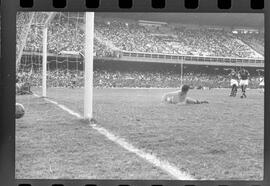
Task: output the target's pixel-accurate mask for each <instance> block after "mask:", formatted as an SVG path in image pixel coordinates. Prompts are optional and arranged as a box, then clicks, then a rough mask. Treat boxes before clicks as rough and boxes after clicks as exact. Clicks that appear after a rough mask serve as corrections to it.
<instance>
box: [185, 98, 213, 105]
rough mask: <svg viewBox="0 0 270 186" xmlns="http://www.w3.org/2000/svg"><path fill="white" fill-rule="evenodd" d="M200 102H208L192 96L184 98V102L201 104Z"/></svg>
mask: <svg viewBox="0 0 270 186" xmlns="http://www.w3.org/2000/svg"><path fill="white" fill-rule="evenodd" d="M202 103H208V101H199V100H196V99H193V98H189V97H187V98H186V104H202Z"/></svg>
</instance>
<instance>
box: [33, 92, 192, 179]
mask: <svg viewBox="0 0 270 186" xmlns="http://www.w3.org/2000/svg"><path fill="white" fill-rule="evenodd" d="M33 95H34V96H36V97H39V98H41V96H39V95H37V94H33ZM44 100H45V101H48V102H50V103H52V104H54V105H56V106H58V107H59V108H61V109H62V110H64V111H66V112H68V113H69V114H70V115H73V116H75V117H77V118H78V119H82V118H83V117H82V116H81V115H80V114H79V113H76V112H74V111H72V110H71V109H69V108H67V107H66V106H64V105H61V104H59V103H57V102H56V101H53V100H50V99H48V98H44ZM89 126H90V127H91V128H92V129H94V130H96V131H97V132H98V133H100V134H102V135H103V136H105V137H106V138H107V139H109V140H110V141H112V142H114V143H115V144H117V145H119V146H121V147H122V148H124V149H126V150H127V151H129V152H132V153H134V154H136V155H137V156H139V157H141V158H142V159H144V160H146V161H147V162H149V163H151V164H152V165H154V166H155V167H158V168H160V169H161V170H163V171H164V172H166V173H168V174H169V175H171V176H172V177H173V178H175V179H177V180H195V178H194V177H193V176H191V175H189V174H188V173H186V172H184V171H181V170H179V169H178V168H177V167H176V166H174V165H172V164H171V163H169V162H168V161H166V160H161V159H159V158H158V157H157V156H155V155H154V154H150V153H147V152H144V151H143V150H141V149H138V148H136V147H135V146H133V145H132V144H130V143H128V142H127V141H126V140H125V139H124V138H121V137H119V136H117V135H115V134H113V133H112V132H110V131H108V130H107V129H105V128H104V127H101V126H98V125H97V124H89Z"/></svg>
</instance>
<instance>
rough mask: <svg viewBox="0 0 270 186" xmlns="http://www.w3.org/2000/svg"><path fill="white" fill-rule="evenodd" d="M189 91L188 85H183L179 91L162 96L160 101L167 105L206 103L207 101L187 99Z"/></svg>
mask: <svg viewBox="0 0 270 186" xmlns="http://www.w3.org/2000/svg"><path fill="white" fill-rule="evenodd" d="M188 90H189V86H188V85H183V86H182V89H181V90H180V91H176V92H170V93H167V94H165V95H164V96H163V98H162V101H163V102H165V103H169V104H202V103H208V101H199V100H196V99H192V98H189V97H187V93H188Z"/></svg>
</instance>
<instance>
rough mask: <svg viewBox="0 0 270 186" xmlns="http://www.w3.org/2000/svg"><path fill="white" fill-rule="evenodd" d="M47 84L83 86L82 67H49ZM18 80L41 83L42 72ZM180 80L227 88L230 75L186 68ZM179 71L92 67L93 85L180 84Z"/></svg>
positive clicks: (19, 75)
mask: <svg viewBox="0 0 270 186" xmlns="http://www.w3.org/2000/svg"><path fill="white" fill-rule="evenodd" d="M47 76H48V79H47V86H48V87H72V88H74V87H83V86H84V76H83V72H82V71H57V70H55V71H48V74H47ZM17 78H18V79H19V82H29V83H30V85H31V86H37V87H39V86H41V83H42V73H41V71H39V72H35V73H32V72H28V73H26V72H19V73H17ZM182 81H183V82H182V83H183V84H188V85H190V86H191V87H193V88H198V89H199V88H202V87H207V88H229V87H230V78H229V77H228V76H226V75H218V74H205V73H198V72H197V73H196V72H188V73H185V74H184V75H183V79H182ZM180 86H181V78H180V75H179V74H177V73H175V72H139V71H133V72H127V71H126V72H124V71H109V70H95V71H94V87H96V88H116V87H117V88H123V87H129V88H179V87H180ZM258 87H259V77H257V76H252V77H251V81H250V84H249V88H258Z"/></svg>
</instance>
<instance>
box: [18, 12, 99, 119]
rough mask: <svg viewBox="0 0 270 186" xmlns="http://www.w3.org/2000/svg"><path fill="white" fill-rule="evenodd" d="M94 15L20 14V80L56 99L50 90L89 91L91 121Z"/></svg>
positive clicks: (65, 13)
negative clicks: (64, 88)
mask: <svg viewBox="0 0 270 186" xmlns="http://www.w3.org/2000/svg"><path fill="white" fill-rule="evenodd" d="M93 16H94V13H76V12H75V13H71V12H57V13H56V12H19V13H18V14H17V35H16V41H17V42H16V72H17V81H18V82H19V83H24V82H28V83H30V84H31V87H33V90H34V91H35V92H37V93H39V94H40V95H43V96H45V97H47V96H48V97H53V95H52V94H50V91H51V90H50V88H54V89H53V91H56V90H57V89H56V88H60V87H61V88H62V87H66V88H76V87H82V88H84V89H85V91H87V92H88V93H87V94H88V95H87V96H84V98H85V99H86V100H85V101H87V103H84V104H85V106H84V110H86V112H87V113H84V116H85V118H92V115H91V112H92V110H91V108H90V107H92V98H91V97H92V93H91V91H92V90H91V89H92V86H93V85H92V81H93V79H92V76H93V69H92V66H93V44H92V43H93V37H94V36H93V35H94V30H93ZM86 19H88V20H90V19H91V21H86ZM86 32H89V33H88V34H87V33H86ZM86 52H88V54H86ZM87 56H88V58H86V57H87ZM89 56H90V57H89ZM85 59H86V60H87V61H88V63H89V64H86V62H85ZM85 68H87V69H88V70H87V72H85ZM90 76H91V77H90ZM85 82H87V83H85ZM85 91H84V94H86V92H85ZM47 93H49V94H47ZM55 94H57V93H55ZM89 108H90V110H89Z"/></svg>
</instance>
